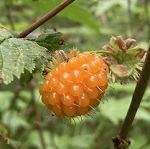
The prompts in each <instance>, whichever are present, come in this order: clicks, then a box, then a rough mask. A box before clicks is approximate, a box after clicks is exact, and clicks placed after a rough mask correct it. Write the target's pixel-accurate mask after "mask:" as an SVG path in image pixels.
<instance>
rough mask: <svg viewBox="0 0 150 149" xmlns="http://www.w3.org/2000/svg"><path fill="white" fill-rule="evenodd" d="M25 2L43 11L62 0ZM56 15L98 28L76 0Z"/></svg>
mask: <svg viewBox="0 0 150 149" xmlns="http://www.w3.org/2000/svg"><path fill="white" fill-rule="evenodd" d="M24 2H25V3H27V4H29V5H30V6H31V7H33V8H35V9H38V10H41V11H44V12H45V13H47V12H49V11H50V10H52V9H53V8H55V7H56V6H57V5H58V4H60V3H61V2H62V0H44V1H42V0H39V1H32V2H31V1H30V0H26V1H24ZM58 15H61V16H64V17H67V18H69V19H70V20H73V21H75V22H79V23H82V24H84V25H87V26H89V27H91V28H93V29H95V30H96V31H97V30H98V25H97V24H96V20H95V19H94V17H93V16H92V15H91V14H90V13H89V11H88V10H86V9H85V8H84V7H82V6H80V5H79V4H78V3H77V1H75V2H73V3H72V4H70V5H69V6H68V7H66V8H65V9H64V10H62V11H61V12H60V13H59V14H58Z"/></svg>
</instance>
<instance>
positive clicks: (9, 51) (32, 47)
mask: <svg viewBox="0 0 150 149" xmlns="http://www.w3.org/2000/svg"><path fill="white" fill-rule="evenodd" d="M6 36H7V35H6ZM45 51H46V49H45V48H44V47H41V46H39V45H38V44H37V43H36V42H33V41H28V40H23V39H17V38H8V39H5V40H4V41H3V42H2V43H1V44H0V78H2V79H3V81H4V83H5V84H8V83H10V82H11V81H13V75H15V76H16V77H17V78H20V76H21V74H22V73H24V69H27V70H28V71H29V72H30V73H31V72H32V71H33V70H34V69H35V68H36V67H38V68H41V69H42V68H43V66H42V65H43V64H44V61H45V59H44V58H42V57H45ZM41 60H43V63H37V62H38V61H41ZM37 64H39V65H40V66H37Z"/></svg>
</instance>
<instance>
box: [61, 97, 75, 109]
mask: <svg viewBox="0 0 150 149" xmlns="http://www.w3.org/2000/svg"><path fill="white" fill-rule="evenodd" d="M74 100H75V98H74V97H73V96H71V95H70V94H63V96H61V101H62V103H63V104H64V105H65V106H72V105H73V104H74Z"/></svg>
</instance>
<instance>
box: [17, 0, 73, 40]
mask: <svg viewBox="0 0 150 149" xmlns="http://www.w3.org/2000/svg"><path fill="white" fill-rule="evenodd" d="M74 1H75V0H65V1H64V2H62V3H60V4H59V5H58V6H56V7H55V8H54V9H53V10H51V11H50V12H48V13H47V14H46V15H44V16H43V17H42V18H41V19H39V20H37V21H36V22H34V23H33V24H32V25H31V26H29V27H28V28H27V29H25V30H24V31H22V32H21V33H20V34H19V35H18V36H17V38H24V37H26V36H27V35H28V34H30V33H31V32H33V31H34V30H35V29H36V28H38V27H39V26H41V25H42V24H44V23H45V22H46V21H48V20H49V19H51V18H52V17H54V16H55V15H56V14H57V13H59V12H60V11H61V10H63V9H64V8H66V7H67V6H68V5H69V4H71V3H72V2H74Z"/></svg>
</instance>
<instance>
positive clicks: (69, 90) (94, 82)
mask: <svg viewBox="0 0 150 149" xmlns="http://www.w3.org/2000/svg"><path fill="white" fill-rule="evenodd" d="M107 73H108V67H107V65H106V64H105V63H104V61H103V57H102V56H100V55H99V54H91V53H90V52H83V53H80V54H77V55H76V56H74V57H72V58H70V57H69V58H68V61H67V62H61V63H60V64H59V65H58V66H56V67H55V68H53V69H52V70H51V71H50V72H49V73H48V74H47V75H46V77H45V81H44V83H43V84H42V85H41V86H40V89H39V92H40V94H41V97H42V102H43V103H44V104H45V105H46V107H47V108H48V109H49V110H51V111H53V112H54V114H55V115H56V116H59V117H65V116H67V117H75V116H80V115H85V114H87V113H88V112H89V111H91V110H92V109H94V108H95V107H97V106H98V105H99V103H100V99H101V97H102V96H103V94H104V92H105V89H106V88H107V86H108V81H107Z"/></svg>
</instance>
